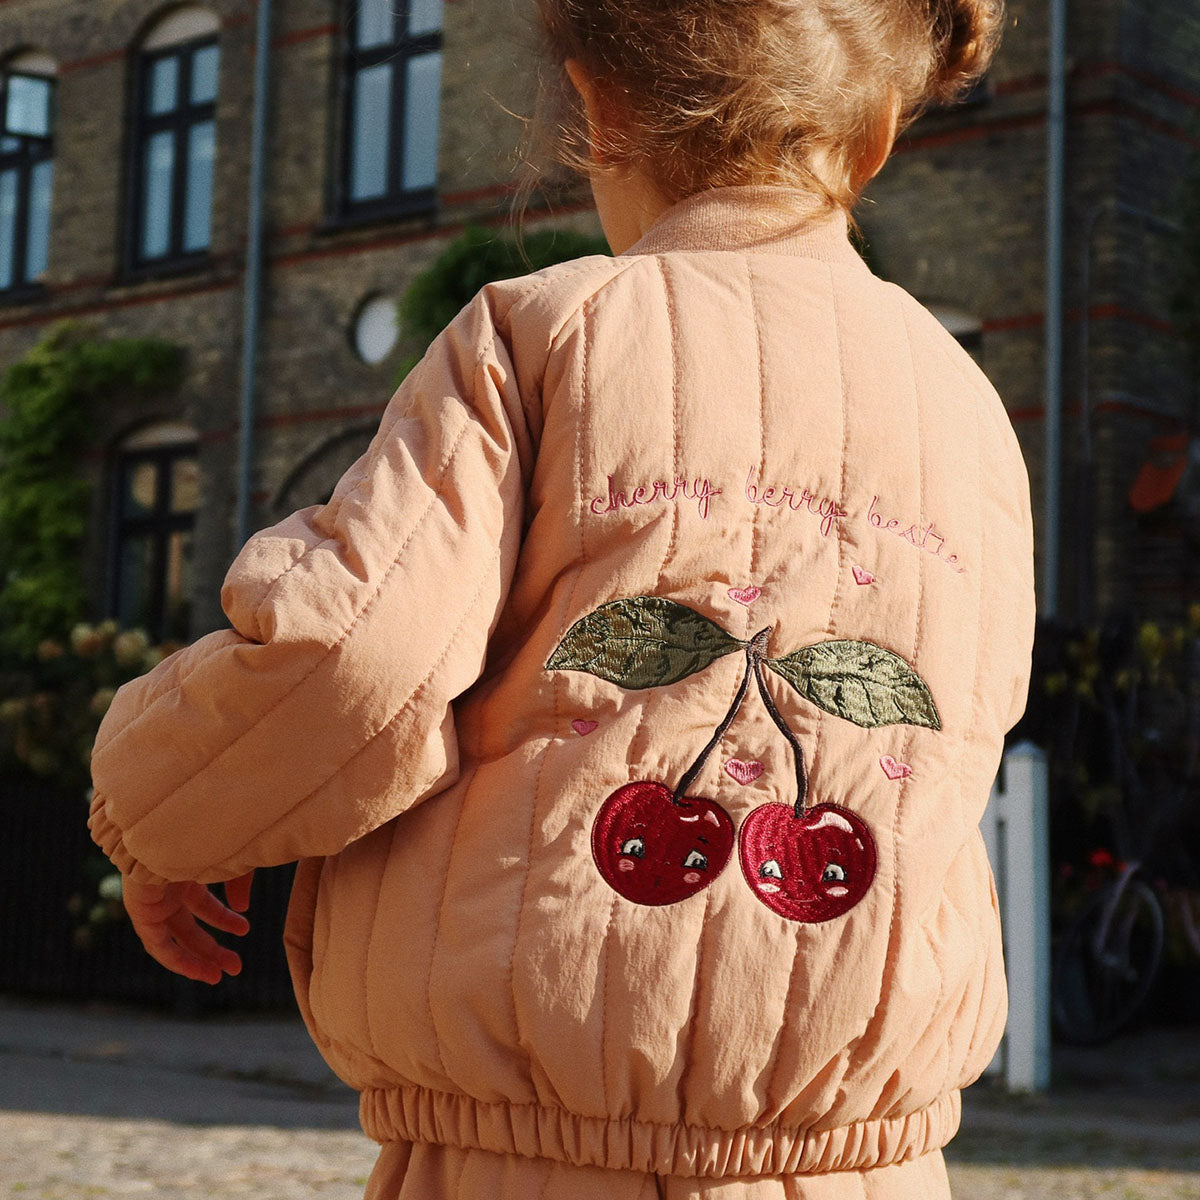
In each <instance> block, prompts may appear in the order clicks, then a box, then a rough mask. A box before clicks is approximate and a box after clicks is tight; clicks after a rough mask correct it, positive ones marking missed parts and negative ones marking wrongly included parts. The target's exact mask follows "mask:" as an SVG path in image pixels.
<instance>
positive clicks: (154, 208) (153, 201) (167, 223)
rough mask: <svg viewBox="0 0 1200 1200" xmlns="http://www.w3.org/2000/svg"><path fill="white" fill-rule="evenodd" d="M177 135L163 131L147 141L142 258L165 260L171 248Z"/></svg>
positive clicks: (143, 189) (143, 197)
mask: <svg viewBox="0 0 1200 1200" xmlns="http://www.w3.org/2000/svg"><path fill="white" fill-rule="evenodd" d="M174 170H175V135H174V134H173V133H172V132H171V131H170V130H169V129H164V130H163V131H162V132H161V133H156V134H153V135H152V136H151V137H150V139H149V140H148V141H147V142H146V157H145V163H144V166H143V182H142V257H143V258H163V257H164V256H165V255H166V253H167V251H168V250H169V249H170V248H171V193H172V175H173V173H174Z"/></svg>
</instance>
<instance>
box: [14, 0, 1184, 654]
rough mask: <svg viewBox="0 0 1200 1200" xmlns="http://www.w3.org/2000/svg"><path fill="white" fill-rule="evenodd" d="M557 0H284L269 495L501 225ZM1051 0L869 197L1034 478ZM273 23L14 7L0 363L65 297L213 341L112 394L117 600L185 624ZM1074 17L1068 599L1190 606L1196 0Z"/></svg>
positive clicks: (204, 594) (234, 455) (1108, 5)
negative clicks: (450, 274) (417, 310)
mask: <svg viewBox="0 0 1200 1200" xmlns="http://www.w3.org/2000/svg"><path fill="white" fill-rule="evenodd" d="M531 7H532V6H531V5H530V4H528V3H524V2H522V0H446V3H444V4H443V2H442V0H274V4H273V11H272V28H271V35H270V41H269V46H268V51H269V55H270V73H271V85H270V92H269V104H268V133H269V136H268V141H267V147H268V152H267V157H266V181H265V188H264V195H263V201H264V213H263V216H264V226H265V230H266V242H265V256H264V278H263V288H262V314H261V324H260V327H259V335H258V339H257V374H256V386H255V388H254V392H253V399H254V410H255V416H254V420H253V423H252V428H253V447H254V451H253V457H252V480H251V491H250V496H249V499H250V504H251V523H252V525H254V526H258V525H262V524H266V523H267V522H269V521H272V520H275V519H277V518H279V517H280V516H282V515H284V514H286V513H287V512H289V511H291V510H293V509H294V508H297V507H300V506H303V505H305V504H309V503H314V502H318V501H320V500H322V499H323V498H324V497H325V496H327V495H328V493H329V491H330V490H331V488H332V485H333V482H334V481H335V480H336V479H337V477H338V476H339V475H340V474H341V472H342V471H343V470H344V469H345V468H346V467H347V466H348V465H349V464H350V463H351V462H352V461H353V459H354V458H355V457H357V455H358V454H359V453H360V452H361V451H362V449H363V448H364V446H365V445H366V442H367V440H368V439H369V437H370V434H371V432H372V431H373V430H374V427H375V425H376V423H377V421H378V418H379V415H380V413H381V412H382V409H383V407H384V405H385V404H386V401H387V399H388V397H389V395H390V394H391V391H392V390H393V386H394V382H395V375H396V370H397V361H398V358H399V357H400V356H401V355H402V354H403V353H404V352H405V350H406V346H405V344H404V338H403V335H401V337H400V339H399V342H397V341H396V337H395V322H394V313H395V307H394V305H395V300H396V298H397V297H398V296H399V295H401V294H402V293H403V291H404V289H405V288H406V286H407V284H408V283H409V281H411V280H412V278H413V277H414V276H415V275H416V274H417V273H419V272H420V271H421V270H422V269H424V268H425V267H426V266H427V265H428V264H429V263H430V262H432V261H433V259H434V258H435V257H436V256H437V254H438V253H439V251H440V250H441V249H442V248H444V246H445V245H446V243H447V242H448V240H449V239H450V238H452V237H453V236H455V235H456V234H457V233H458V232H460V231H461V230H462V229H463V228H464V227H465V226H466V225H468V224H479V223H483V224H495V225H502V224H504V222H505V220H506V214H507V210H508V205H509V198H510V184H511V179H512V175H513V169H514V166H515V162H516V153H517V146H518V143H519V140H520V135H521V123H520V120H519V119H517V118H516V117H514V116H513V115H512V114H514V113H527V112H529V111H530V109H531V106H532V96H533V92H534V80H535V76H536V71H537V67H536V62H535V56H534V53H533V49H532V43H533V37H532V33H531V29H530V26H529V15H530V14H529V10H530V8H531ZM1046 7H1047V6H1046V5H1045V4H1044V3H1042V2H1035V0H1011V3H1010V9H1009V28H1008V30H1007V35H1006V39H1005V42H1004V46H1003V49H1002V51H1001V53H1000V56H999V58H998V60H997V62H996V64H995V67H994V69H993V71H992V73H991V75H990V76H989V79H988V80H987V82H986V84H985V86H984V87H982V88H981V89H980V90H979V91H978V92H977V93H976V94H975V96H974V97H973V98H972V99H971V101H970V102H969V103H968V104H965V105H963V106H961V107H959V108H956V109H954V110H953V111H946V112H937V113H931V114H928V115H926V116H925V117H923V118H922V119H921V120H920V121H919V122H917V123H916V124H915V125H914V126H912V127H911V128H910V129H909V130H908V131H907V132H906V134H905V135H904V137H903V139H902V141H901V143H900V146H899V148H898V153H897V155H896V156H895V158H894V160H893V161H892V162H891V163H890V164H889V165H888V167H887V168H886V169H885V171H884V173H883V174H882V175H881V177H880V178H879V179H878V181H877V182H876V183H875V184H874V185H872V187H871V189H870V192H869V195H868V197H867V200H866V202H865V203H864V205H863V206H862V208H861V210H860V212H859V220H860V222H861V224H862V226H863V229H864V231H865V233H866V236H867V238H868V241H869V245H870V251H871V258H872V262H873V264H874V265H875V266H876V268H877V269H879V270H880V271H881V272H882V273H884V274H885V275H887V276H888V277H889V278H891V279H893V280H895V281H896V282H898V283H900V284H901V285H903V286H904V287H906V288H907V289H908V290H909V291H911V292H913V294H914V295H916V296H917V297H918V298H919V299H921V300H922V301H924V302H925V303H927V304H929V305H930V306H931V307H933V308H934V309H935V310H936V311H937V312H938V313H939V315H941V316H942V318H943V320H944V321H945V322H946V323H947V325H948V326H949V327H950V328H952V329H953V330H954V331H955V332H956V334H958V335H959V336H960V337H961V338H962V339H963V341H964V343H965V344H967V345H968V346H969V347H970V348H971V349H972V351H973V352H974V353H976V354H977V355H978V356H979V357H980V359H981V361H982V363H983V366H984V368H985V370H986V371H987V372H988V374H989V375H990V376H991V377H992V379H993V381H994V382H995V383H996V385H997V387H998V388H999V390H1000V392H1001V394H1002V395H1003V396H1004V397H1005V400H1006V403H1007V404H1008V405H1009V408H1010V411H1011V413H1012V416H1013V419H1014V422H1015V424H1016V426H1017V428H1018V431H1019V434H1020V436H1021V439H1022V442H1023V444H1024V446H1025V448H1026V452H1027V455H1028V457H1029V461H1030V467H1031V475H1032V478H1033V483H1034V489H1035V505H1036V503H1037V500H1038V497H1039V495H1040V488H1041V482H1042V478H1043V473H1042V469H1041V453H1042V440H1041V430H1042V423H1043V416H1044V413H1043V390H1044V380H1043V369H1042V361H1043V360H1042V346H1043V339H1044V300H1043V296H1044V291H1045V271H1044V257H1043V248H1044V218H1045V202H1044V192H1045V177H1046V165H1045V164H1046V110H1047V99H1046V97H1047V83H1046V65H1045V64H1046V61H1047V27H1046ZM255 21H256V7H255V5H254V4H252V3H249V2H247V0H206V2H205V3H203V4H195V5H193V4H184V5H163V4H162V3H161V2H160V0H8V2H7V3H5V4H3V6H0V72H2V75H3V88H4V97H3V99H4V103H3V110H4V116H5V127H4V130H3V137H2V139H0V365H7V364H8V363H11V362H12V361H14V360H16V359H17V358H18V357H20V356H21V355H22V354H24V353H25V352H26V351H27V350H28V349H29V348H30V347H31V346H32V345H33V344H35V343H36V342H37V341H38V340H39V339H40V338H42V337H43V336H45V334H46V332H47V331H48V330H49V329H50V328H52V327H53V326H54V325H55V324H56V323H57V322H59V321H62V320H64V319H74V320H78V321H80V322H82V323H83V324H84V325H85V327H87V328H89V329H91V330H94V331H95V332H96V333H97V334H99V335H101V336H156V337H162V338H166V339H167V340H169V341H172V342H174V343H176V344H178V345H180V346H181V347H183V348H184V350H185V353H186V363H187V368H186V376H185V380H184V383H183V384H182V386H181V387H180V388H179V389H178V390H175V391H172V392H171V394H169V395H159V396H155V397H153V398H150V399H143V400H136V401H133V400H125V399H122V398H120V397H117V398H113V399H112V400H110V401H108V402H106V404H105V405H104V407H103V409H102V410H100V411H97V412H96V413H95V421H94V429H95V436H94V446H93V450H92V453H91V454H90V455H89V457H88V459H87V461H86V463H85V464H84V469H85V470H86V471H87V472H88V474H89V477H90V478H91V479H92V480H93V481H94V483H95V493H94V495H95V504H94V512H93V520H92V525H91V535H90V541H89V553H88V556H87V570H88V572H89V580H90V583H91V586H92V589H93V592H94V595H95V596H96V600H97V605H98V607H101V608H103V609H104V610H105V611H106V612H107V613H109V614H111V615H115V616H118V617H119V618H120V619H121V620H122V621H123V622H124V623H127V624H148V625H151V626H153V627H154V632H155V633H157V634H159V635H165V636H173V637H185V636H195V635H197V634H199V633H202V632H204V631H206V630H208V629H211V628H214V627H216V626H218V625H220V624H221V623H222V620H223V619H222V617H221V613H220V610H219V606H218V595H217V592H218V587H219V583H220V580H221V578H222V576H223V574H224V571H225V568H226V567H227V565H228V563H229V560H230V558H231V556H232V554H233V553H234V551H235V549H236V544H235V543H236V530H235V513H236V508H237V491H238V487H239V478H238V471H237V460H238V452H239V445H240V440H239V439H240V437H241V418H240V415H239V392H240V387H241V364H242V344H241V341H242V330H243V318H244V303H245V297H244V287H245V281H246V271H245V265H246V245H247V236H248V229H249V216H248V214H249V211H250V197H249V188H248V179H249V163H250V155H251V131H252V122H251V116H250V114H251V112H252V109H253V102H254V72H255V61H256V47H255V41H256V39H255V28H256V26H255ZM1070 39H1071V73H1070V86H1069V97H1068V99H1069V104H1068V161H1067V178H1068V224H1067V228H1068V238H1067V246H1066V251H1065V257H1064V268H1065V275H1064V285H1065V288H1066V294H1067V297H1068V315H1067V346H1066V352H1067V362H1066V369H1065V386H1066V395H1067V411H1068V422H1067V426H1066V430H1065V460H1066V465H1067V477H1066V485H1065V489H1064V501H1065V507H1066V509H1067V514H1066V525H1065V541H1066V545H1067V546H1068V548H1071V547H1074V550H1075V552H1074V553H1070V552H1069V553H1068V554H1067V562H1065V563H1064V567H1065V569H1066V578H1065V581H1064V588H1063V591H1064V609H1065V610H1067V611H1070V610H1071V609H1072V607H1073V606H1074V604H1075V597H1076V596H1078V595H1083V594H1084V593H1086V592H1087V586H1085V585H1087V583H1088V579H1090V578H1091V577H1092V575H1093V574H1094V577H1095V580H1096V588H1095V589H1094V591H1095V603H1096V604H1097V605H1098V606H1099V607H1101V608H1106V609H1107V608H1112V607H1119V606H1122V605H1125V606H1128V605H1138V604H1145V603H1147V602H1150V601H1153V602H1155V603H1162V604H1175V603H1176V601H1177V600H1178V595H1177V592H1176V590H1175V585H1174V583H1173V582H1172V581H1173V580H1174V579H1175V577H1176V574H1177V573H1178V571H1179V570H1182V569H1183V567H1182V566H1181V564H1182V563H1183V562H1184V560H1185V559H1186V557H1187V556H1186V555H1185V554H1184V553H1183V549H1182V548H1183V547H1184V545H1185V541H1184V535H1185V534H1186V530H1185V529H1181V528H1180V527H1179V526H1180V521H1179V520H1178V506H1179V502H1178V499H1176V500H1174V501H1171V502H1170V503H1168V504H1167V505H1165V508H1164V510H1163V511H1159V512H1156V513H1152V514H1150V519H1149V520H1148V519H1147V518H1146V517H1144V516H1143V517H1139V516H1137V515H1136V514H1134V513H1133V511H1132V509H1131V508H1130V506H1129V504H1128V502H1127V500H1126V494H1127V493H1128V490H1129V487H1130V485H1131V483H1132V481H1133V480H1134V479H1135V478H1136V476H1137V472H1138V471H1139V469H1140V468H1141V465H1142V463H1143V462H1144V461H1145V459H1146V457H1147V455H1149V454H1150V453H1151V452H1152V449H1153V445H1152V444H1153V443H1154V442H1155V439H1156V438H1161V437H1162V436H1164V435H1168V434H1173V435H1177V434H1180V433H1184V434H1186V433H1188V432H1190V423H1189V419H1188V409H1189V406H1190V404H1191V398H1192V390H1193V389H1192V383H1191V375H1190V360H1189V358H1188V355H1187V353H1186V349H1185V347H1184V346H1183V343H1182V340H1181V338H1180V337H1179V334H1178V330H1177V329H1176V328H1175V324H1174V322H1173V318H1172V310H1171V296H1172V288H1173V286H1174V284H1173V282H1172V281H1173V280H1174V279H1176V278H1177V276H1178V270H1177V266H1178V257H1179V254H1178V244H1179V243H1178V240H1177V239H1175V238H1174V237H1173V235H1172V234H1171V232H1170V230H1171V228H1172V227H1173V226H1174V225H1176V224H1177V223H1178V222H1179V221H1180V220H1181V219H1182V218H1183V216H1184V214H1183V212H1182V210H1181V205H1182V202H1183V183H1184V181H1185V179H1186V178H1187V177H1188V174H1189V172H1190V171H1191V170H1192V162H1193V159H1194V158H1195V154H1196V149H1197V146H1198V145H1200V141H1198V139H1197V130H1196V128H1195V119H1196V114H1197V110H1198V109H1200V54H1198V53H1197V51H1198V50H1200V45H1198V43H1200V13H1197V12H1196V11H1195V10H1194V7H1193V6H1191V5H1189V4H1187V3H1186V2H1185V0H1159V3H1158V4H1156V5H1155V6H1154V7H1153V9H1152V8H1151V7H1150V6H1149V5H1146V4H1145V3H1143V2H1142V0H1100V2H1099V3H1087V4H1085V3H1083V2H1082V0H1073V3H1072V4H1071V8H1070ZM543 222H550V223H559V224H563V223H566V224H570V225H572V226H573V227H576V228H583V229H591V230H596V229H598V225H597V224H596V221H595V217H594V214H592V213H590V211H588V210H587V208H586V206H582V205H581V206H578V207H577V208H576V209H569V208H568V209H565V210H564V209H562V208H561V207H560V208H559V209H558V211H557V213H555V214H553V215H551V214H547V213H544V212H539V211H538V210H535V214H534V217H533V219H532V223H533V224H534V225H535V226H536V225H537V224H539V223H543ZM1085 249H1086V250H1087V262H1088V267H1087V279H1086V280H1085V279H1084V273H1085V272H1084V267H1083V263H1084V251H1085ZM1085 340H1086V354H1085V346H1084V342H1085ZM1085 363H1086V370H1085V369H1084V364H1085ZM1085 410H1086V412H1087V413H1088V417H1087V419H1086V420H1084V419H1083V417H1082V413H1083V412H1084V411H1085ZM1081 462H1084V463H1089V464H1090V469H1089V470H1088V471H1086V472H1082V473H1081V472H1080V471H1079V470H1078V469H1077V468H1078V466H1079V464H1080V463H1081ZM1164 514H1165V515H1164ZM1089 528H1090V529H1091V530H1092V531H1094V539H1093V537H1092V534H1089V533H1088V529H1089ZM1085 535H1087V536H1086V539H1085ZM1084 540H1087V542H1088V544H1091V542H1092V541H1093V540H1094V543H1095V552H1094V554H1093V555H1091V556H1088V555H1084V554H1081V553H1079V552H1078V550H1079V547H1080V546H1081V545H1082V544H1083V541H1084ZM1089 557H1090V559H1091V560H1092V561H1094V566H1095V569H1094V572H1092V571H1091V570H1090V569H1089V568H1088V565H1087V564H1088V561H1089ZM1089 602H1090V601H1089Z"/></svg>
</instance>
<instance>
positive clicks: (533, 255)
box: [400, 228, 608, 377]
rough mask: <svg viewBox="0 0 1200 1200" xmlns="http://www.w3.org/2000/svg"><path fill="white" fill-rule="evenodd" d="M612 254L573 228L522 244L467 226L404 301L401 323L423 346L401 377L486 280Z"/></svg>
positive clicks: (407, 362)
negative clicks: (575, 231) (575, 259)
mask: <svg viewBox="0 0 1200 1200" xmlns="http://www.w3.org/2000/svg"><path fill="white" fill-rule="evenodd" d="M607 253H608V244H607V243H606V242H605V241H604V239H603V238H599V237H594V236H591V235H589V234H583V233H574V232H572V231H571V230H563V229H557V230H556V229H548V230H540V231H539V232H537V233H531V234H529V235H528V236H527V237H525V238H524V239H523V241H522V242H520V243H518V242H517V241H516V240H515V239H513V238H508V237H501V236H499V235H497V234H496V233H494V232H493V231H491V230H488V229H479V228H470V229H467V230H466V232H465V233H463V234H462V235H461V236H460V237H457V238H455V240H454V241H453V242H451V243H450V245H449V246H447V247H446V249H445V250H444V251H442V253H441V254H440V255H439V256H438V258H437V259H436V260H435V262H434V263H433V265H432V266H431V267H429V268H428V269H427V270H425V271H423V272H422V273H421V274H420V275H418V276H417V277H416V279H414V280H413V282H412V284H411V286H410V287H409V289H408V291H407V292H405V294H404V296H403V298H402V299H401V301H400V326H401V328H402V329H403V330H404V332H405V333H406V334H408V335H409V336H410V337H411V338H413V339H414V340H415V341H416V342H418V343H419V345H420V346H421V347H422V349H421V350H420V351H418V352H416V353H414V354H412V355H411V356H410V357H409V358H407V359H406V360H405V362H404V364H403V367H402V370H401V377H403V376H404V375H407V374H408V372H409V371H411V370H412V368H413V367H414V366H415V365H416V364H417V362H418V361H419V360H420V357H421V353H423V352H424V347H426V346H428V345H429V343H430V342H432V341H433V339H434V338H435V337H437V335H438V334H439V333H441V331H442V330H443V329H445V328H446V326H447V325H449V324H450V322H451V321H453V320H454V318H455V317H456V316H457V315H458V314H459V312H460V311H461V310H462V308H463V307H464V306H465V305H467V304H468V303H469V302H470V301H471V300H472V299H473V298H474V296H475V293H476V292H478V291H479V289H480V288H481V287H483V285H484V284H486V283H492V282H494V281H495V280H497V279H512V278H514V277H515V276H518V275H525V274H527V273H528V272H530V271H540V270H541V269H542V268H543V267H551V266H553V265H554V264H555V263H560V262H568V261H570V260H571V259H574V258H582V257H584V256H585V255H588V254H607Z"/></svg>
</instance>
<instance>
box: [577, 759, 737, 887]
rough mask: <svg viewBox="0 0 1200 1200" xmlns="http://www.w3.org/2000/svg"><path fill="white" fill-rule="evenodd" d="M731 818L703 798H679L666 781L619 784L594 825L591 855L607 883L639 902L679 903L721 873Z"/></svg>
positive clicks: (726, 856)
mask: <svg viewBox="0 0 1200 1200" xmlns="http://www.w3.org/2000/svg"><path fill="white" fill-rule="evenodd" d="M733 837H734V832H733V821H732V819H731V818H730V816H729V814H728V813H727V812H726V811H725V810H724V809H723V808H722V807H721V806H720V805H719V804H717V803H716V802H715V801H713V800H707V799H705V798H704V797H703V796H685V797H683V798H682V799H680V800H676V799H675V797H674V795H673V794H672V792H671V789H670V788H669V787H667V786H666V784H663V783H653V782H650V781H648V780H636V781H635V782H633V783H627V784H626V785H625V786H624V787H620V788H617V790H616V791H615V792H613V794H612V795H611V796H609V798H608V799H607V800H605V802H604V803H603V804H602V805H601V806H600V811H599V812H598V813H597V814H596V820H595V823H594V824H593V825H592V857H593V858H595V860H596V865H597V866H598V867H599V868H600V874H601V875H603V876H604V878H605V880H606V881H607V882H608V884H609V885H610V886H611V887H612V888H613V889H614V890H615V891H617V892H619V893H620V894H621V895H622V896H624V897H625V899H626V900H632V901H633V902H634V903H635V904H649V905H661V904H676V903H678V902H679V901H680V900H686V899H687V898H688V897H689V896H694V895H695V894H696V893H697V892H698V891H700V890H701V889H702V888H705V887H707V886H708V885H709V884H710V883H711V882H712V881H713V880H714V879H716V877H717V876H718V875H719V874H720V873H721V871H722V870H723V868H724V866H725V864H726V863H727V862H728V861H729V856H730V855H731V854H732V853H733Z"/></svg>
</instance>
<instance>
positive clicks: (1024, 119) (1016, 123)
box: [895, 100, 1200, 154]
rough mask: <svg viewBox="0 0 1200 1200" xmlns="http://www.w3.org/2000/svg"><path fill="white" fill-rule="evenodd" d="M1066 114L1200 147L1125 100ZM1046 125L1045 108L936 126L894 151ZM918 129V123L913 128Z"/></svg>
mask: <svg viewBox="0 0 1200 1200" xmlns="http://www.w3.org/2000/svg"><path fill="white" fill-rule="evenodd" d="M1067 116H1068V117H1096V116H1108V117H1115V118H1116V119H1117V120H1129V121H1136V122H1137V123H1138V124H1140V125H1144V126H1145V127H1146V128H1147V129H1152V130H1154V132H1156V133H1161V134H1163V135H1164V136H1165V137H1169V138H1173V139H1174V140H1175V141H1178V142H1183V143H1184V144H1185V145H1187V146H1190V147H1192V148H1193V149H1200V137H1197V136H1195V135H1194V134H1191V133H1189V132H1188V131H1187V130H1186V129H1184V128H1183V127H1181V126H1180V125H1177V124H1175V123H1174V122H1173V121H1168V120H1166V119H1165V118H1164V117H1160V116H1158V115H1157V114H1155V113H1150V112H1146V110H1145V109H1142V108H1139V107H1138V106H1137V105H1135V104H1130V103H1129V102H1128V101H1127V100H1093V101H1090V102H1089V103H1087V104H1077V105H1073V106H1071V107H1069V108H1068V109H1067ZM1045 124H1046V113H1045V110H1041V111H1038V112H1034V113H1025V114H1022V115H1020V116H1015V117H998V118H996V119H995V120H991V121H981V122H979V123H978V124H975V125H963V126H960V127H958V128H956V129H940V130H936V131H933V132H930V133H919V132H918V133H913V134H905V135H902V136H901V138H900V140H899V141H898V142H897V143H896V150H895V153H897V154H906V153H909V152H910V151H913V150H925V149H928V148H929V147H931V146H948V145H952V144H954V143H957V142H974V141H978V140H980V139H981V138H989V137H991V136H992V135H993V134H995V133H1004V132H1008V131H1010V130H1014V129H1033V128H1041V127H1042V126H1044V125H1045ZM917 128H919V126H918V127H917Z"/></svg>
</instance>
